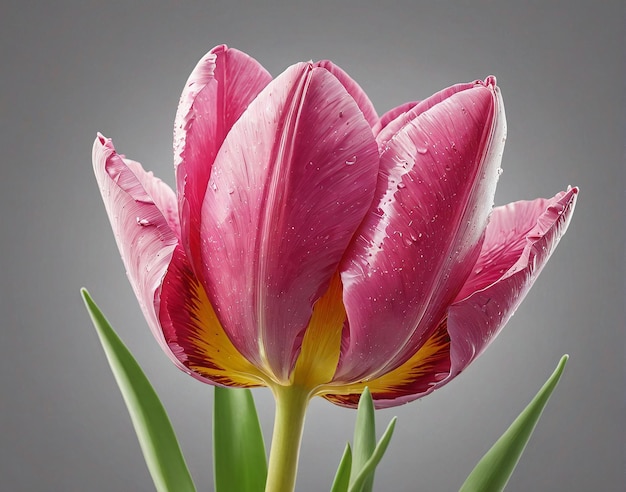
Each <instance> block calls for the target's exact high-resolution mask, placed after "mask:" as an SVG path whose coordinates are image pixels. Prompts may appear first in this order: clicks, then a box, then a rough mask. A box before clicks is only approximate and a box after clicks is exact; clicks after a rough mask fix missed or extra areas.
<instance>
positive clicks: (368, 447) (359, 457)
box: [350, 388, 376, 492]
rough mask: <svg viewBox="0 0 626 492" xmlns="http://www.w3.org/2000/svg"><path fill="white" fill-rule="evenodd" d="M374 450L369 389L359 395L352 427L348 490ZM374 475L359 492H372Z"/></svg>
mask: <svg viewBox="0 0 626 492" xmlns="http://www.w3.org/2000/svg"><path fill="white" fill-rule="evenodd" d="M375 448H376V420H375V418H374V401H373V400H372V395H371V393H370V390H369V388H365V391H363V393H362V394H361V399H360V400H359V408H358V411H357V414H356V424H355V426H354V449H353V451H352V470H351V472H350V487H351V488H350V490H352V487H353V484H354V481H355V480H356V477H357V475H359V473H360V472H361V469H362V468H363V467H364V466H365V463H367V461H368V460H369V459H370V457H371V456H372V453H373V452H374V449H375ZM373 484H374V475H373V474H372V475H371V477H367V480H365V482H363V486H362V489H356V490H358V491H359V492H372V486H373Z"/></svg>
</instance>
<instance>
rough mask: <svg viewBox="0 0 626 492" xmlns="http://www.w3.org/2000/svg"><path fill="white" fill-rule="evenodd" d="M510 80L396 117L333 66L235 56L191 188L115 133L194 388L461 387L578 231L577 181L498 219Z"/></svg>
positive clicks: (142, 239)
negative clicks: (504, 89)
mask: <svg viewBox="0 0 626 492" xmlns="http://www.w3.org/2000/svg"><path fill="white" fill-rule="evenodd" d="M505 135H506V122H505V115H504V107H503V104H502V98H501V95H500V91H499V89H498V88H497V86H496V81H495V78H493V77H488V78H487V79H486V80H485V81H475V82H471V83H466V84H458V85H455V86H452V87H450V88H447V89H444V90H443V91H441V92H439V93H437V94H435V95H433V96H431V97H429V98H428V99H425V100H424V101H421V102H419V103H417V102H412V103H407V104H404V105H402V106H400V107H398V108H396V109H393V110H391V111H389V112H388V113H387V114H385V115H383V116H382V117H381V118H379V117H378V116H377V113H376V111H375V110H374V108H373V106H372V104H371V102H370V101H369V99H368V97H367V95H366V94H365V93H364V92H363V91H362V89H361V88H360V87H359V86H358V85H357V84H356V83H355V82H354V81H353V80H352V79H351V78H350V77H349V76H348V75H347V74H346V73H345V72H343V71H342V70H341V69H339V68H338V67H337V66H335V65H333V64H332V63H330V62H328V61H324V62H318V63H299V64H296V65H293V66H291V67H289V68H288V69H287V70H286V71H285V72H283V73H282V74H281V75H279V76H278V77H277V78H275V79H273V80H272V78H271V76H270V75H269V74H268V72H267V71H266V70H265V69H264V68H263V67H261V65H260V64H259V63H258V62H256V61H255V60H253V59H252V58H250V57H249V56H247V55H246V54H244V53H242V52H240V51H237V50H234V49H228V48H226V47H225V46H218V47H216V48H214V49H213V50H211V52H209V53H208V54H207V55H206V56H205V57H204V58H203V59H202V60H201V61H200V62H199V63H198V65H197V66H196V68H195V69H194V71H193V72H192V74H191V76H190V78H189V80H188V82H187V85H186V86H185V89H184V91H183V94H182V97H181V100H180V105H179V109H178V114H177V116H176V123H175V135H174V150H175V166H176V190H177V193H176V194H175V193H174V192H173V191H172V190H171V189H170V188H169V187H168V186H167V185H166V184H164V183H163V182H162V181H160V180H159V179H157V178H155V177H154V176H153V175H152V173H149V172H146V171H144V170H143V169H142V167H141V165H140V164H139V163H137V162H133V161H130V160H127V159H125V158H124V157H123V156H122V155H120V154H117V153H116V151H115V149H114V147H113V144H112V143H111V141H110V140H109V139H106V138H104V137H103V136H101V135H99V136H98V138H97V139H96V141H95V144H94V147H93V163H94V169H95V173H96V177H97V179H98V183H99V186H100V190H101V192H102V197H103V199H104V203H105V206H106V209H107V212H108V214H109V218H110V220H111V224H112V227H113V231H114V233H115V237H116V240H117V244H118V246H119V249H120V252H121V255H122V259H123V261H124V264H125V266H126V269H127V272H128V277H129V279H130V282H131V284H132V286H133V289H134V291H135V294H136V296H137V298H138V300H139V303H140V305H141V308H142V310H143V312H144V314H145V316H146V319H147V320H148V323H149V325H150V328H151V329H152V332H153V333H154V335H155V337H156V338H157V340H158V341H159V343H160V344H161V346H162V347H163V349H164V350H165V352H166V353H167V354H168V355H169V356H170V358H171V359H172V360H173V361H174V363H175V364H176V365H177V366H178V367H179V368H181V369H182V370H184V371H186V372H187V373H189V374H191V375H193V376H194V377H195V378H197V379H199V380H201V381H204V382H206V383H210V384H218V385H226V386H242V387H252V386H261V385H264V386H269V387H271V388H272V389H276V388H279V387H281V388H283V387H289V386H294V387H296V386H297V387H298V388H300V389H303V390H304V391H305V392H306V393H307V396H308V397H312V396H314V395H321V396H323V397H325V398H327V399H328V400H330V401H332V402H334V403H338V404H340V405H346V406H355V405H356V403H357V402H358V398H359V395H360V394H361V392H362V391H363V389H364V388H365V386H368V387H369V388H370V390H371V392H372V396H373V398H374V400H375V402H376V405H377V406H378V407H387V406H393V405H398V404H401V403H405V402H407V401H411V400H414V399H416V398H419V397H422V396H424V395H426V394H428V393H430V392H431V391H433V390H434V389H436V388H438V387H440V386H442V385H444V384H446V383H447V382H448V381H450V380H451V379H452V378H454V377H455V376H456V375H458V374H459V373H460V372H461V371H463V369H465V367H467V366H468V364H470V362H471V361H472V360H473V359H474V358H476V357H477V356H478V355H479V354H480V353H481V352H482V351H483V350H484V349H485V348H486V347H487V345H489V343H490V342H491V340H493V338H494V337H495V336H496V335H497V334H498V332H499V331H500V329H501V328H502V327H503V325H504V324H505V323H506V322H507V320H508V319H509V318H510V317H511V315H512V314H513V312H514V311H515V309H516V308H517V306H518V305H519V303H520V302H521V301H522V299H523V298H524V296H525V295H526V293H527V292H528V290H529V289H530V287H531V285H532V284H533V282H534V281H535V279H536V278H537V276H538V275H539V273H540V272H541V270H542V268H543V266H544V265H545V263H546V262H547V260H548V258H549V257H550V254H551V253H552V251H553V250H554V248H555V247H556V245H557V243H558V241H559V239H560V237H561V236H562V235H563V234H564V233H565V230H566V229H567V226H568V224H569V221H570V218H571V215H572V212H573V210H574V205H575V202H576V194H577V191H578V190H577V189H576V188H572V189H568V190H567V191H564V192H560V193H558V194H556V195H555V196H554V197H553V198H549V199H536V200H533V201H528V202H516V203H512V204H509V205H506V206H503V207H497V208H493V198H494V192H495V188H496V182H497V180H498V175H499V172H500V160H501V157H502V152H503V148H504V140H505Z"/></svg>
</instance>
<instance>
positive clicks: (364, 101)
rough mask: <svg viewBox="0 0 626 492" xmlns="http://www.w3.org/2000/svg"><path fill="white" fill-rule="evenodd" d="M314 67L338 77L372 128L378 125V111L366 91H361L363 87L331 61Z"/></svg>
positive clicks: (321, 62) (323, 61)
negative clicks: (323, 69)
mask: <svg viewBox="0 0 626 492" xmlns="http://www.w3.org/2000/svg"><path fill="white" fill-rule="evenodd" d="M314 66H316V67H322V68H325V69H326V70H328V71H329V72H330V73H332V74H333V75H334V76H335V77H337V80H339V82H341V85H343V86H344V87H345V89H346V90H347V91H348V94H350V95H351V96H352V98H353V99H354V100H355V102H356V103H357V105H358V106H359V109H360V110H361V112H362V113H363V116H364V117H365V119H366V120H367V122H368V123H369V125H370V126H371V127H373V126H374V125H376V124H377V123H378V114H377V113H376V109H375V108H374V105H373V104H372V101H370V98H369V97H367V94H366V93H365V91H364V90H363V89H361V86H360V85H359V84H357V83H356V82H355V81H354V80H353V79H352V77H350V76H349V75H348V74H347V73H346V72H344V71H343V70H342V69H341V68H339V67H338V66H337V65H335V64H334V63H333V62H331V61H329V60H321V61H319V62H317V63H315V64H314Z"/></svg>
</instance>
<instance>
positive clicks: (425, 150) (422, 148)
mask: <svg viewBox="0 0 626 492" xmlns="http://www.w3.org/2000/svg"><path fill="white" fill-rule="evenodd" d="M416 150H417V153H418V154H422V155H424V154H425V153H426V152H428V148H427V147H422V146H419V147H417V149H416Z"/></svg>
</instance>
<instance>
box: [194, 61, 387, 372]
mask: <svg viewBox="0 0 626 492" xmlns="http://www.w3.org/2000/svg"><path fill="white" fill-rule="evenodd" d="M377 168H378V151H377V147H376V142H375V141H374V137H373V135H372V132H371V128H370V126H369V124H368V123H367V121H366V120H365V119H364V117H363V114H362V112H361V111H360V109H359V107H358V106H357V104H356V103H355V102H354V100H353V99H352V97H351V96H350V95H349V94H348V93H347V92H346V90H345V88H344V87H343V85H342V84H341V83H339V82H338V80H337V79H336V78H335V77H334V76H333V75H332V74H331V73H330V72H328V71H327V70H325V69H323V68H318V67H313V66H312V65H311V64H299V65H295V66H293V67H291V68H289V69H288V70H287V71H286V72H284V73H283V74H282V75H281V76H279V77H278V78H277V79H275V80H274V81H273V82H272V83H271V84H270V85H268V87H267V88H266V89H265V90H264V91H263V92H262V93H261V94H260V95H259V97H257V98H256V99H255V100H254V102H253V103H252V104H251V105H250V107H249V108H248V109H247V110H246V112H245V113H244V114H243V116H242V117H241V119H240V120H239V121H238V122H237V123H236V124H235V125H234V126H233V129H232V130H231V132H230V133H229V135H228V137H227V138H226V140H225V141H224V144H223V146H222V148H221V149H220V152H219V154H218V156H217V158H216V160H215V164H214V166H213V172H212V174H211V179H210V182H209V186H208V188H207V194H206V197H205V201H204V204H203V209H202V230H201V235H202V239H203V245H202V246H203V249H202V260H203V264H204V273H203V275H204V277H205V282H206V288H207V293H208V294H209V298H210V299H211V302H212V303H213V305H214V306H215V308H216V312H217V314H218V317H219V318H220V320H221V321H222V324H223V326H224V328H225V330H226V331H227V333H228V335H229V336H230V338H231V340H233V343H234V344H235V346H237V348H238V349H239V350H240V351H241V352H242V353H243V354H244V355H245V356H246V357H247V358H248V360H250V361H253V362H254V364H255V365H256V366H257V367H261V368H264V370H266V371H267V372H268V373H271V374H273V375H274V377H275V378H276V379H277V380H279V381H287V380H288V378H289V374H290V371H291V369H292V368H293V364H294V362H295V358H296V356H297V353H298V350H299V344H300V343H301V340H302V336H303V332H304V329H305V328H306V326H307V323H308V321H309V318H310V316H311V310H312V305H313V304H314V302H315V301H316V300H317V299H318V298H319V297H320V296H321V295H322V294H323V293H324V292H325V290H326V288H327V287H328V282H329V281H330V278H331V276H332V274H333V273H334V271H335V270H336V268H337V264H338V262H339V260H340V258H341V256H342V254H343V252H344V251H345V249H346V247H347V245H348V243H349V241H350V239H351V237H352V234H353V233H354V231H355V229H356V227H357V226H358V224H359V223H360V221H361V220H362V218H363V215H364V214H365V211H366V210H367V208H368V207H369V204H370V202H371V197H372V195H373V192H374V187H375V179H376V169H377Z"/></svg>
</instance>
